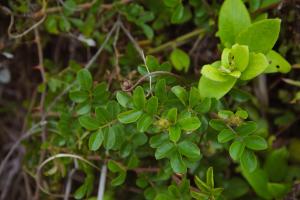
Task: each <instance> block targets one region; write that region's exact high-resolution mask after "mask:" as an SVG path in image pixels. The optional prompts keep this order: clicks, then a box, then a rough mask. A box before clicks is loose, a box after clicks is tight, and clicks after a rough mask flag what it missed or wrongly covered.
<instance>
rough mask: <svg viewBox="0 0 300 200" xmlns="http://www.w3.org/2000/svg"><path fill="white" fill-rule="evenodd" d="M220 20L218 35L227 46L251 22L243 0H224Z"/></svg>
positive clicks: (231, 43)
mask: <svg viewBox="0 0 300 200" xmlns="http://www.w3.org/2000/svg"><path fill="white" fill-rule="evenodd" d="M218 22H219V23H218V27H219V31H218V36H219V37H220V39H221V42H222V44H223V45H225V46H226V47H231V45H233V44H234V43H235V39H236V37H237V36H238V34H239V33H240V32H241V31H242V30H244V29H245V28H247V27H248V26H249V25H250V24H251V20H250V16H249V13H248V11H247V8H246V7H245V5H244V3H243V2H242V1H241V0H226V1H224V3H223V5H222V7H221V10H220V14H219V20H218Z"/></svg>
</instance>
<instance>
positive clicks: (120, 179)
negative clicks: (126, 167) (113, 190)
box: [111, 171, 126, 186]
mask: <svg viewBox="0 0 300 200" xmlns="http://www.w3.org/2000/svg"><path fill="white" fill-rule="evenodd" d="M125 179H126V172H125V171H124V172H123V171H122V172H121V173H119V175H118V176H117V177H116V178H114V179H113V180H112V181H111V185H112V186H119V185H122V184H123V183H124V181H125Z"/></svg>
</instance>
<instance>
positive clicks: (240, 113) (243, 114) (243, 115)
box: [235, 109, 248, 119]
mask: <svg viewBox="0 0 300 200" xmlns="http://www.w3.org/2000/svg"><path fill="white" fill-rule="evenodd" d="M235 116H237V117H239V118H241V119H247V118H248V112H247V111H245V110H242V109H239V110H238V111H236V113H235Z"/></svg>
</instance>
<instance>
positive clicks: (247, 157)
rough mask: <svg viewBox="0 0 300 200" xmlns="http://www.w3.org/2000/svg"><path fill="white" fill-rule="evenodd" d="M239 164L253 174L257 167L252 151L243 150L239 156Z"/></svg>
mask: <svg viewBox="0 0 300 200" xmlns="http://www.w3.org/2000/svg"><path fill="white" fill-rule="evenodd" d="M241 164H242V166H243V168H244V169H246V170H247V171H249V172H253V171H254V170H255V169H256V167H257V159H256V156H255V154H254V153H253V151H250V150H248V149H245V150H244V152H243V154H242V156H241Z"/></svg>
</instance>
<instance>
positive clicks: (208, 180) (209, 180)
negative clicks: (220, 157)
mask: <svg viewBox="0 0 300 200" xmlns="http://www.w3.org/2000/svg"><path fill="white" fill-rule="evenodd" d="M206 183H207V185H208V186H209V187H210V188H214V187H215V184H214V170H213V168H212V167H209V168H208V169H207V172H206Z"/></svg>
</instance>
